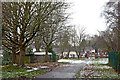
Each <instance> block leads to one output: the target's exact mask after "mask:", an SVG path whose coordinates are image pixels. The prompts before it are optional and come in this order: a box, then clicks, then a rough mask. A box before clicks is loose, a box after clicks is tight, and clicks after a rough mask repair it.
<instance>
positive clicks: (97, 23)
mask: <svg viewBox="0 0 120 80" xmlns="http://www.w3.org/2000/svg"><path fill="white" fill-rule="evenodd" d="M68 1H69V2H72V6H71V8H70V9H69V10H68V12H70V13H72V14H71V18H72V19H71V20H70V23H71V24H72V25H76V26H84V27H86V33H87V34H90V35H94V34H98V31H97V30H99V31H102V30H105V29H106V25H105V21H104V19H103V18H102V17H101V16H100V15H101V12H102V10H103V9H104V4H105V3H106V2H108V1H109V0H68Z"/></svg>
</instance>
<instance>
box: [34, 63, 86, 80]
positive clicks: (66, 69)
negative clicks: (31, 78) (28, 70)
mask: <svg viewBox="0 0 120 80" xmlns="http://www.w3.org/2000/svg"><path fill="white" fill-rule="evenodd" d="M85 65H86V64H85V63H74V64H63V65H60V66H59V67H57V68H55V69H53V70H52V71H51V72H47V73H45V74H42V75H39V76H37V77H36V78H75V75H76V74H77V73H78V72H79V71H80V70H81V69H83V67H84V66H85Z"/></svg>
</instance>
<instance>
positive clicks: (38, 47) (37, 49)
mask: <svg viewBox="0 0 120 80" xmlns="http://www.w3.org/2000/svg"><path fill="white" fill-rule="evenodd" d="M38 45H39V44H38ZM35 48H36V52H40V46H35Z"/></svg>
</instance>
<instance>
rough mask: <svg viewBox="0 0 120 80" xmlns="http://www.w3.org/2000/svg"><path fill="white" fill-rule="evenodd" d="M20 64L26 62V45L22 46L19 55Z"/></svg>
mask: <svg viewBox="0 0 120 80" xmlns="http://www.w3.org/2000/svg"><path fill="white" fill-rule="evenodd" d="M19 56H20V57H19V65H22V66H23V65H24V62H25V48H24V47H21V48H20V55H19Z"/></svg>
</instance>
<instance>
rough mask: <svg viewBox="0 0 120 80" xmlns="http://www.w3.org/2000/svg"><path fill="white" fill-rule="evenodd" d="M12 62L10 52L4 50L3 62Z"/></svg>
mask: <svg viewBox="0 0 120 80" xmlns="http://www.w3.org/2000/svg"><path fill="white" fill-rule="evenodd" d="M11 62H12V57H11V54H10V52H7V51H5V50H4V51H3V58H2V64H10V63H11Z"/></svg>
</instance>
